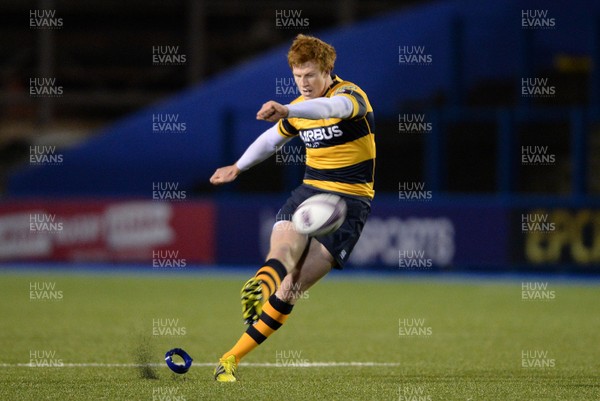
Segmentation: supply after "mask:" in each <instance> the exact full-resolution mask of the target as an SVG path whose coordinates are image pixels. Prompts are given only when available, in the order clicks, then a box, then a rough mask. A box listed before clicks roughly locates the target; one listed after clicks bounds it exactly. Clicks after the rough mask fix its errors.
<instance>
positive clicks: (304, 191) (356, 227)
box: [276, 185, 371, 269]
mask: <svg viewBox="0 0 600 401" xmlns="http://www.w3.org/2000/svg"><path fill="white" fill-rule="evenodd" d="M321 193H328V192H327V191H322V190H319V189H317V188H313V187H310V186H308V185H300V186H299V187H298V188H296V189H294V190H293V191H292V194H291V196H290V197H289V198H288V200H287V201H286V202H285V203H284V205H283V206H282V208H281V209H279V212H278V213H277V217H276V221H281V220H287V221H291V220H292V215H293V214H294V211H295V210H296V208H297V207H298V205H300V204H301V203H302V202H304V201H305V200H306V199H308V198H310V197H311V196H313V195H317V194H321ZM335 194H336V195H339V196H341V197H342V198H343V199H344V201H346V206H347V211H346V220H344V222H343V223H342V225H341V226H340V228H338V229H337V230H336V231H334V232H332V233H330V234H327V235H321V236H318V237H314V238H315V239H316V240H317V241H319V242H320V243H321V244H323V246H325V248H326V249H327V250H328V251H329V253H331V255H332V256H333V258H334V259H335V263H334V265H333V267H334V268H336V269H342V268H343V267H344V264H345V263H346V261H347V260H348V258H349V257H350V254H351V253H352V250H353V249H354V246H355V245H356V243H357V242H358V239H359V238H360V233H361V232H362V229H363V227H364V226H365V223H366V221H367V217H368V216H369V213H371V206H370V205H369V203H367V202H365V201H363V200H360V199H357V198H352V197H349V196H344V194H340V193H335Z"/></svg>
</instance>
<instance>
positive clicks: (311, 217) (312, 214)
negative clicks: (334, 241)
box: [292, 194, 346, 237]
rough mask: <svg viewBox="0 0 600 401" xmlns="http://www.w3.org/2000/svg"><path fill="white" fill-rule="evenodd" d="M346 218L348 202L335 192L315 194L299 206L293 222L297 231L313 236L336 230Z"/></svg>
mask: <svg viewBox="0 0 600 401" xmlns="http://www.w3.org/2000/svg"><path fill="white" fill-rule="evenodd" d="M345 218H346V202H344V200H343V199H342V198H341V197H339V196H337V195H333V194H319V195H313V196H311V197H310V198H308V199H306V200H305V201H304V202H302V203H301V204H300V206H298V208H297V209H296V211H295V212H294V215H293V216H292V222H293V223H294V227H295V228H296V231H297V232H299V233H300V234H307V235H309V236H311V237H316V236H319V235H325V234H329V233H332V232H334V231H335V230H337V229H338V228H340V226H341V225H342V223H343V222H344V219H345Z"/></svg>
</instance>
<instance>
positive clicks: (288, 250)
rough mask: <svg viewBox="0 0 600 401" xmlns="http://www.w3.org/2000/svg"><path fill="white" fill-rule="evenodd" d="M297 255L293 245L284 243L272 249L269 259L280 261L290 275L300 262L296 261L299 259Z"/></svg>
mask: <svg viewBox="0 0 600 401" xmlns="http://www.w3.org/2000/svg"><path fill="white" fill-rule="evenodd" d="M295 253H296V250H295V248H294V246H293V245H292V244H290V243H287V242H282V243H279V244H277V245H275V246H272V247H271V250H270V251H269V256H268V257H267V258H268V259H271V258H273V259H277V260H279V261H280V262H281V263H283V265H284V266H285V268H286V270H287V271H288V273H289V272H291V271H292V270H293V269H294V268H295V265H296V263H297V262H298V261H297V260H296V259H297V258H296V256H295Z"/></svg>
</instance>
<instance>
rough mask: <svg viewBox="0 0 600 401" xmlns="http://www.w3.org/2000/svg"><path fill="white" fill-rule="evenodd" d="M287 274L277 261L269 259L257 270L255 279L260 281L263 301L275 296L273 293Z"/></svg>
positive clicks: (281, 264)
mask: <svg viewBox="0 0 600 401" xmlns="http://www.w3.org/2000/svg"><path fill="white" fill-rule="evenodd" d="M286 274H287V270H286V269H285V266H284V265H283V263H281V262H280V261H279V260H277V259H269V260H267V261H266V262H265V264H264V265H263V266H262V267H261V268H260V269H258V271H257V272H256V274H255V275H254V277H255V278H257V279H259V280H262V282H263V286H262V292H263V299H269V297H270V296H271V295H273V294H275V291H277V289H278V288H279V286H281V282H282V281H283V279H284V277H285V276H286Z"/></svg>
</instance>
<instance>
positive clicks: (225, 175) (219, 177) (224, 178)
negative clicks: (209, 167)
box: [210, 164, 242, 185]
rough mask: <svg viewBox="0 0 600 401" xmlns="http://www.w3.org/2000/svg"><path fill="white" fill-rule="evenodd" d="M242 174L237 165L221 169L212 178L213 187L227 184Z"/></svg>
mask: <svg viewBox="0 0 600 401" xmlns="http://www.w3.org/2000/svg"><path fill="white" fill-rule="evenodd" d="M241 172H242V171H241V170H240V169H239V168H238V166H236V165H235V164H232V165H231V166H225V167H220V168H218V169H217V170H216V171H215V172H214V174H213V175H212V177H210V183H211V184H213V185H221V184H227V183H228V182H231V181H233V180H235V179H236V178H237V176H238V175H240V173H241Z"/></svg>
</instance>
